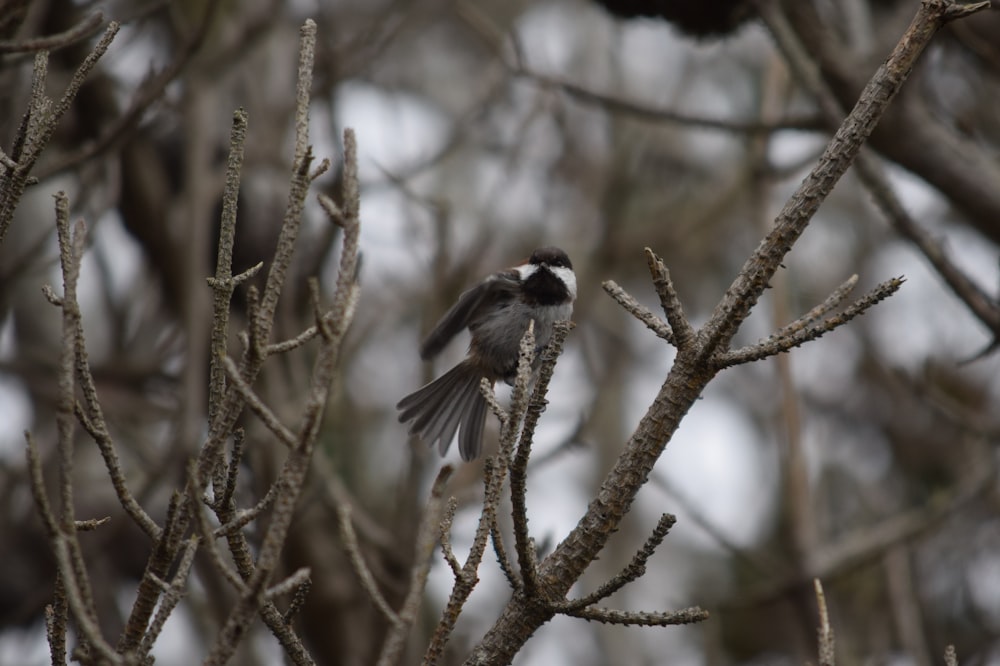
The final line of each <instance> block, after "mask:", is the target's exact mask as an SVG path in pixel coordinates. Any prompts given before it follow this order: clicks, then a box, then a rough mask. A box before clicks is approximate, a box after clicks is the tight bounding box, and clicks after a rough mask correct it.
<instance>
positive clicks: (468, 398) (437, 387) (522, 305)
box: [396, 247, 576, 460]
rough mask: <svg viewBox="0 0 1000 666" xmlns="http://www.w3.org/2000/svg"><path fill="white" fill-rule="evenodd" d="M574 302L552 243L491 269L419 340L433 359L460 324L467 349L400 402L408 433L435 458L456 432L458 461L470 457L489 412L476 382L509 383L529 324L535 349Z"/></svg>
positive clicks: (569, 273)
mask: <svg viewBox="0 0 1000 666" xmlns="http://www.w3.org/2000/svg"><path fill="white" fill-rule="evenodd" d="M574 300H576V275H575V274H574V273H573V265H572V264H571V263H570V260H569V257H568V256H566V253H565V252H563V251H562V250H560V249H559V248H557V247H542V248H539V249H537V250H535V251H534V252H533V253H532V254H531V258H530V259H528V261H527V263H524V264H521V265H519V266H515V267H514V268H508V269H506V270H502V271H499V272H497V273H494V274H493V275H490V276H489V277H487V278H486V279H485V280H483V281H482V282H480V283H479V284H478V285H476V286H475V287H473V288H472V289H469V290H468V291H466V292H465V293H463V294H462V295H461V296H460V297H459V299H458V302H457V303H455V305H453V306H452V307H451V309H450V310H448V312H446V313H445V315H444V317H442V318H441V321H439V322H438V324H437V326H435V327H434V330H433V331H431V332H430V334H429V335H428V336H427V339H426V340H424V343H423V344H422V345H421V347H420V357H421V358H422V359H424V360H425V361H426V360H429V359H431V358H433V357H435V356H437V354H438V353H439V352H440V351H441V350H442V349H444V347H445V345H447V344H448V342H450V341H451V339H452V338H453V337H455V335H456V334H458V332H459V331H461V330H462V329H463V328H466V327H468V329H469V332H470V333H471V334H472V341H471V342H470V343H469V353H468V354H467V355H466V357H465V360H463V361H462V362H461V363H459V364H458V365H456V366H455V367H454V368H452V369H451V370H449V371H448V372H446V373H444V374H443V375H441V376H440V377H438V378H437V379H435V380H434V381H432V382H431V383H430V384H427V385H426V386H424V387H423V388H420V389H417V390H416V391H414V392H413V393H411V394H410V395H408V396H406V397H405V398H403V399H402V400H400V401H399V404H398V405H396V408H397V409H399V410H400V414H399V421H400V423H406V422H411V423H410V434H411V435H416V436H417V437H419V438H420V439H421V440H422V441H423V442H424V443H425V444H427V445H428V446H434V443H435V442H437V446H438V451H439V452H440V453H441V455H444V454H445V452H447V451H448V447H449V446H450V445H451V440H452V439H453V438H454V436H455V432H456V431H457V432H458V434H459V437H458V450H459V453H461V454H462V459H463V460H472V459H474V458H476V457H477V456H478V455H479V454H480V453H481V452H482V448H483V426H484V424H485V422H486V411H487V409H488V408H487V405H486V399H485V398H483V396H482V394H481V393H480V392H479V384H480V382H481V380H482V379H483V378H484V377H485V378H486V379H488V380H489V381H490V382H496V381H497V380H500V379H503V380H505V381H506V382H507V383H513V381H514V378H515V376H516V375H517V359H518V355H519V351H520V346H521V338H522V337H524V333H525V331H527V330H528V322H530V321H532V320H534V322H535V344H536V347H535V348H536V350H537V351H540V350H541V349H542V348H543V347H545V345H546V344H548V342H549V338H550V337H552V324H553V323H555V322H557V321H561V320H565V319H569V318H570V315H572V314H573V301H574Z"/></svg>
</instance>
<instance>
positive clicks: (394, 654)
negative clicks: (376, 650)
mask: <svg viewBox="0 0 1000 666" xmlns="http://www.w3.org/2000/svg"><path fill="white" fill-rule="evenodd" d="M453 471H454V468H453V467H452V466H451V465H445V466H444V467H442V468H441V471H440V472H438V475H437V478H435V479H434V484H433V485H432V486H431V494H430V498H429V499H428V500H427V506H426V507H424V512H423V516H421V518H420V526H419V527H418V528H417V538H416V542H415V544H414V555H413V567H412V568H411V570H410V585H409V589H408V591H407V593H406V598H405V599H404V600H403V605H402V606H401V607H400V609H399V613H397V615H396V617H397V619H398V622H396V623H394V625H393V626H392V627H391V628H390V629H389V634H388V635H387V636H386V638H385V641H383V643H382V652H381V654H380V655H379V658H378V661H377V662H376V664H377V666H394V664H397V663H399V657H400V655H401V654H402V652H403V648H404V647H405V646H406V636H407V634H408V632H409V630H410V627H411V626H413V623H414V622H415V621H416V619H417V613H418V612H419V611H420V604H421V601H422V600H423V598H424V593H425V588H426V587H427V577H428V575H429V574H430V570H431V560H432V556H433V554H434V546H435V545H436V544H437V527H438V523H439V522H440V520H441V514H442V511H443V510H444V491H445V487H446V486H447V484H448V479H450V478H451V475H452V472H453Z"/></svg>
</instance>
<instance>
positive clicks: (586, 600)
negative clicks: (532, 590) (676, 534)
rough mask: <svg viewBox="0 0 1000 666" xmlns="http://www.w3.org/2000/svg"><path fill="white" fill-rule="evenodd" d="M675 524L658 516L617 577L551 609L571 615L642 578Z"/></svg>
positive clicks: (669, 519)
mask: <svg viewBox="0 0 1000 666" xmlns="http://www.w3.org/2000/svg"><path fill="white" fill-rule="evenodd" d="M676 522H677V519H676V518H675V517H674V516H672V515H670V514H669V513H665V514H663V515H662V516H660V520H659V521H658V522H657V523H656V527H655V528H654V529H653V533H652V534H650V535H649V538H648V539H646V542H645V543H644V544H643V545H642V548H640V549H639V551H638V552H637V553H636V554H635V555H634V556H633V557H632V561H631V562H629V563H628V566H626V567H625V568H624V569H623V570H622V571H621V572H620V573H619V574H618V575H616V576H615V577H614V578H612V579H611V580H609V581H608V582H607V583H605V584H604V585H601V586H600V587H599V588H598V589H597V590H595V591H594V592H592V593H591V594H588V595H587V596H585V597H581V598H580V599H573V600H567V601H560V602H554V603H552V606H553V608H554V609H555V610H556V612H558V613H562V614H564V615H567V614H571V613H572V612H575V611H578V610H582V609H584V608H586V607H587V606H591V605H593V604H596V603H597V602H599V601H601V600H603V599H607V598H608V597H610V596H611V595H612V594H614V593H615V592H617V591H618V590H620V589H622V588H623V587H625V586H626V585H628V584H629V583H631V582H632V581H635V580H638V579H639V578H641V577H642V576H644V575H645V574H646V562H648V561H649V558H650V557H652V556H653V553H654V552H656V549H657V548H658V547H659V546H660V544H661V543H663V540H664V539H665V538H666V536H667V533H668V532H669V531H670V528H671V527H673V526H674V523H676Z"/></svg>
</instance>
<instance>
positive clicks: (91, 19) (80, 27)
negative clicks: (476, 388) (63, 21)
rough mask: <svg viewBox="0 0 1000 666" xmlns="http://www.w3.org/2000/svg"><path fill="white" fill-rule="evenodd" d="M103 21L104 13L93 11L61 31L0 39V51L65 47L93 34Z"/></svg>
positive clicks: (26, 50) (48, 49)
mask: <svg viewBox="0 0 1000 666" xmlns="http://www.w3.org/2000/svg"><path fill="white" fill-rule="evenodd" d="M102 23H104V14H102V13H101V12H95V13H93V14H91V15H90V16H88V17H87V18H85V19H83V20H82V21H80V22H79V23H77V24H76V25H74V26H73V27H71V28H69V29H68V30H64V31H63V32H57V33H55V34H54V35H46V36H44V37H30V38H28V39H19V40H7V39H2V40H0V53H33V52H35V51H56V50H58V49H62V48H66V47H67V46H70V45H72V44H75V43H77V42H79V41H81V40H84V39H86V38H87V37H90V36H91V35H93V34H94V33H95V32H97V30H98V29H99V28H100V27H101V24H102Z"/></svg>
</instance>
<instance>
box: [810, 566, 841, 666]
mask: <svg viewBox="0 0 1000 666" xmlns="http://www.w3.org/2000/svg"><path fill="white" fill-rule="evenodd" d="M813 587H814V588H815V590H816V606H817V607H818V608H819V629H818V634H819V666H835V664H836V657H835V651H834V638H833V627H831V626H830V615H829V614H828V613H827V611H826V595H825V594H824V593H823V584H822V583H821V582H820V580H819V578H815V579H813Z"/></svg>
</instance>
